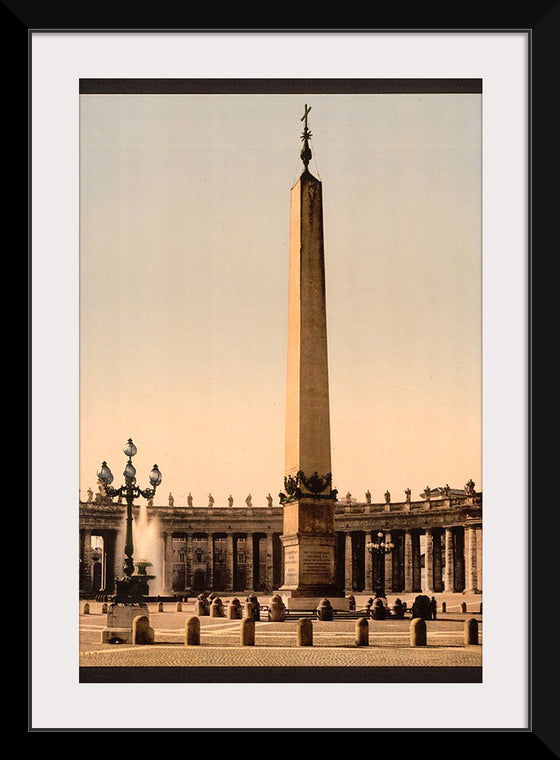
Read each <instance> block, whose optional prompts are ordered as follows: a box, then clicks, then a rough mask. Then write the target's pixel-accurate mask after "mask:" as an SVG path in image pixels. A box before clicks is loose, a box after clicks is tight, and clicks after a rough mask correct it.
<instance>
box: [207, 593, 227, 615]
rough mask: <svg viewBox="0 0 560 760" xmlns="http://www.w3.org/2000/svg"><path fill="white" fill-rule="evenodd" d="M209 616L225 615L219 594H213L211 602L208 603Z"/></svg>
mask: <svg viewBox="0 0 560 760" xmlns="http://www.w3.org/2000/svg"><path fill="white" fill-rule="evenodd" d="M210 617H213V618H217V617H219V618H220V617H225V613H224V605H223V602H222V600H221V599H220V597H219V596H215V597H214V598H213V599H212V604H211V605H210Z"/></svg>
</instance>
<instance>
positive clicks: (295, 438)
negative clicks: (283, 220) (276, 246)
mask: <svg viewBox="0 0 560 760" xmlns="http://www.w3.org/2000/svg"><path fill="white" fill-rule="evenodd" d="M310 110H311V109H310V108H308V107H307V105H306V106H305V113H304V115H303V117H302V121H304V130H303V134H302V140H303V148H302V150H301V158H302V161H303V164H304V170H303V172H302V174H301V176H300V177H299V179H298V181H297V182H296V184H295V185H294V186H293V187H292V190H291V195H290V263H289V288H288V373H287V394H286V450H285V476H284V488H285V493H282V494H280V501H281V503H282V505H283V507H284V531H283V535H282V545H283V548H284V585H283V586H282V587H281V589H280V593H281V594H282V595H283V596H284V597H286V598H287V600H288V601H287V606H288V608H291V609H297V608H298V607H299V608H300V609H302V608H304V607H315V606H316V603H318V602H319V601H320V600H321V599H322V598H324V597H328V598H337V597H343V596H344V593H343V591H341V590H339V589H338V588H337V587H336V583H335V533H334V505H335V501H336V492H335V491H333V489H332V473H331V435H330V414H329V377H328V351H327V315H326V294H325V259H324V240H323V200H322V187H321V182H320V181H319V180H318V179H316V178H315V177H314V176H313V175H312V174H311V173H310V171H309V169H308V165H309V161H310V159H311V150H310V148H309V138H310V137H311V132H310V131H309V129H308V127H307V116H308V113H309V111H310ZM336 606H341V605H340V604H339V605H336ZM342 606H343V605H342Z"/></svg>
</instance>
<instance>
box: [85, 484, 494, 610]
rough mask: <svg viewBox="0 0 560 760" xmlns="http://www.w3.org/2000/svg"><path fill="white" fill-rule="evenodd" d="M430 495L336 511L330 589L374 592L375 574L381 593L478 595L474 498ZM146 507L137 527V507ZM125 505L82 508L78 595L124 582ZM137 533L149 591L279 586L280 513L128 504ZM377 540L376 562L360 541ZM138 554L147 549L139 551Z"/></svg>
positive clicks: (350, 503) (98, 499)
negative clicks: (141, 535)
mask: <svg viewBox="0 0 560 760" xmlns="http://www.w3.org/2000/svg"><path fill="white" fill-rule="evenodd" d="M466 491H467V492H464V493H461V492H460V491H458V490H456V489H453V490H452V491H451V490H449V489H447V490H445V489H434V491H432V492H431V493H428V494H427V495H426V494H424V495H423V496H422V498H421V499H420V500H418V501H412V500H410V494H409V493H408V494H407V498H406V499H405V501H402V502H392V501H391V500H390V497H389V496H388V494H387V495H386V497H385V499H386V500H385V502H384V503H368V502H356V501H355V500H354V499H352V498H351V497H350V494H348V495H347V497H346V499H343V500H342V501H339V502H337V503H336V506H335V567H336V583H337V586H338V587H339V588H340V589H344V591H345V593H346V594H350V593H365V594H367V593H373V590H374V589H375V588H376V586H377V582H378V580H379V578H378V577H377V575H378V574H379V573H381V574H382V581H383V583H384V586H385V590H386V592H387V593H407V592H420V591H422V592H424V593H437V592H443V591H446V592H457V593H462V592H478V591H482V493H481V492H476V491H475V490H474V487H473V488H470V489H466ZM141 509H147V515H144V520H142V521H141V520H140V517H141V516H140V510H141ZM125 510H126V507H125V505H124V504H119V503H116V502H114V501H113V500H111V499H109V498H108V497H106V496H103V495H102V494H101V493H99V494H97V495H96V496H95V498H94V497H93V495H92V493H91V491H90V492H89V498H88V500H87V501H80V593H81V594H82V595H83V596H88V595H95V594H96V593H98V592H102V591H104V592H106V593H112V592H113V590H114V579H115V577H120V576H121V575H122V562H123V557H124V522H125ZM134 512H135V531H136V526H139V525H140V524H141V523H142V522H143V523H145V522H146V519H145V518H146V517H147V521H148V524H149V525H150V528H151V532H152V535H153V538H152V542H151V546H150V549H149V551H148V553H149V555H150V556H139V554H138V551H137V549H136V547H137V545H138V543H137V538H136V537H135V539H134V541H135V553H134V559H135V561H140V560H147V561H150V562H151V563H152V564H151V567H150V568H149V569H148V570H149V572H150V573H151V574H153V575H154V576H155V578H154V580H153V581H151V582H150V592H151V593H153V594H156V593H157V594H162V595H173V594H174V595H177V596H181V595H184V594H187V593H191V594H192V593H198V592H199V591H202V590H205V591H216V592H225V593H228V592H229V593H239V594H244V593H246V592H247V593H248V592H250V591H254V592H257V593H259V592H260V593H267V592H272V591H273V590H276V589H278V588H280V586H282V583H283V579H284V567H283V549H282V543H281V540H280V537H281V535H282V530H283V507H275V506H271V507H269V506H266V507H259V506H253V507H249V506H247V507H233V506H232V507H229V508H228V507H216V506H212V507H182V506H175V505H172V506H170V505H168V506H154V505H150V506H148V507H140V506H139V507H135V508H134ZM380 532H381V533H383V536H384V540H385V541H386V542H387V541H390V542H391V543H392V544H393V550H392V551H391V552H390V553H389V554H387V555H385V557H384V558H383V561H382V562H380V563H377V562H375V561H374V559H373V557H372V554H371V552H370V551H369V550H368V549H367V544H368V543H369V542H370V541H371V540H372V539H373V540H375V538H376V537H377V535H378V534H379V533H380ZM141 551H142V552H143V553H144V554H146V553H147V550H146V549H142V550H141Z"/></svg>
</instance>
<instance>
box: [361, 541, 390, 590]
mask: <svg viewBox="0 0 560 760" xmlns="http://www.w3.org/2000/svg"><path fill="white" fill-rule="evenodd" d="M393 548H394V544H393V543H392V542H391V541H385V534H384V533H383V531H381V530H380V531H379V532H378V534H377V541H368V542H367V544H366V549H367V550H368V551H370V552H371V555H372V561H373V568H374V572H375V575H376V578H377V583H376V585H375V597H376V598H378V597H381V598H383V599H384V598H385V574H384V573H383V567H382V562H383V559H384V557H385V555H386V554H390V553H391V552H392V551H393Z"/></svg>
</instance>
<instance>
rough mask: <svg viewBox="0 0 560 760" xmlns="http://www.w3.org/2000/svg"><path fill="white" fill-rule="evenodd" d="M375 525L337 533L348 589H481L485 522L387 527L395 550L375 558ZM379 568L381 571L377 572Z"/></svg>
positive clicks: (342, 581)
mask: <svg viewBox="0 0 560 760" xmlns="http://www.w3.org/2000/svg"><path fill="white" fill-rule="evenodd" d="M376 536H377V531H376V530H373V531H369V530H368V531H356V530H353V531H346V532H339V533H337V543H336V549H337V551H336V569H337V582H338V585H339V586H344V588H345V589H346V591H350V590H351V591H363V592H366V593H367V592H370V591H371V592H373V591H374V590H375V588H376V587H377V585H378V581H379V580H381V581H382V582H383V585H384V588H385V591H386V592H388V593H390V592H402V593H411V592H420V591H422V592H424V593H434V592H442V591H451V592H453V591H456V592H462V591H481V589H482V525H481V524H478V525H472V526H471V525H468V526H463V525H461V526H450V527H442V528H440V527H437V528H423V529H404V530H403V529H400V530H393V531H383V536H384V538H383V540H384V541H385V543H389V542H390V543H392V544H393V550H392V551H391V552H390V553H387V554H385V555H384V557H383V558H382V561H381V562H379V563H378V562H376V561H375V560H374V558H373V555H372V553H371V552H370V551H368V549H367V544H368V542H369V541H371V540H372V539H375V538H376ZM379 573H381V575H382V577H381V578H378V575H379Z"/></svg>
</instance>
